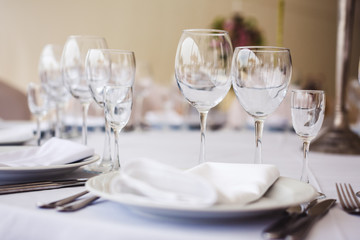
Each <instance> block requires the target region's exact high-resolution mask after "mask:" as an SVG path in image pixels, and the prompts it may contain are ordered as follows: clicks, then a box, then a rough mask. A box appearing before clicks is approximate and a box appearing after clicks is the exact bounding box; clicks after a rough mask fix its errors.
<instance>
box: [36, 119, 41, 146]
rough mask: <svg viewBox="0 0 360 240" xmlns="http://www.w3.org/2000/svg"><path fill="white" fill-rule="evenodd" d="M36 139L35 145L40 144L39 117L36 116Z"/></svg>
mask: <svg viewBox="0 0 360 240" xmlns="http://www.w3.org/2000/svg"><path fill="white" fill-rule="evenodd" d="M36 141H37V145H38V146H40V145H41V129H40V117H37V118H36Z"/></svg>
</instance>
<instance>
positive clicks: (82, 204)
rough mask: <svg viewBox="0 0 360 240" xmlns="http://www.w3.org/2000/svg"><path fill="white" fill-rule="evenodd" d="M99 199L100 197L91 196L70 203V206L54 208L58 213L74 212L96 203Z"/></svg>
mask: <svg viewBox="0 0 360 240" xmlns="http://www.w3.org/2000/svg"><path fill="white" fill-rule="evenodd" d="M99 198H100V197H98V196H92V197H89V198H85V199H82V200H79V201H76V202H74V203H70V204H67V205H63V206H58V207H56V210H57V211H59V212H74V211H77V210H80V209H82V208H84V207H86V206H88V205H90V204H92V203H93V202H94V201H96V200H97V199H99Z"/></svg>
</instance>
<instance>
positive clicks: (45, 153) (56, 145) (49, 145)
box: [0, 137, 94, 167]
mask: <svg viewBox="0 0 360 240" xmlns="http://www.w3.org/2000/svg"><path fill="white" fill-rule="evenodd" d="M92 155H94V149H93V148H91V147H88V146H85V145H82V144H79V143H75V142H72V141H69V140H65V139H59V138H55V137H54V138H51V139H49V140H48V141H47V142H46V143H45V144H44V145H42V146H40V147H33V148H27V149H21V150H16V151H8V152H1V153H0V166H8V167H35V166H49V165H62V164H67V163H71V162H75V161H78V160H81V159H83V158H86V157H90V156H92Z"/></svg>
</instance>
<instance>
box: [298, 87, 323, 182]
mask: <svg viewBox="0 0 360 240" xmlns="http://www.w3.org/2000/svg"><path fill="white" fill-rule="evenodd" d="M324 112H325V93H324V91H320V90H293V91H292V92H291V116H292V123H293V127H294V129H295V132H296V134H297V135H298V136H300V138H301V139H302V140H303V152H304V161H303V167H302V173H301V178H300V180H301V181H303V182H306V183H309V177H308V153H309V147H310V142H311V140H312V139H314V138H315V137H316V135H317V134H318V133H319V131H320V128H321V125H322V123H323V120H324Z"/></svg>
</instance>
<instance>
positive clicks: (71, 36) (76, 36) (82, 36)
mask: <svg viewBox="0 0 360 240" xmlns="http://www.w3.org/2000/svg"><path fill="white" fill-rule="evenodd" d="M67 38H68V39H69V38H99V39H100V38H102V39H105V38H104V37H101V36H96V35H70V36H68V37H67Z"/></svg>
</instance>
